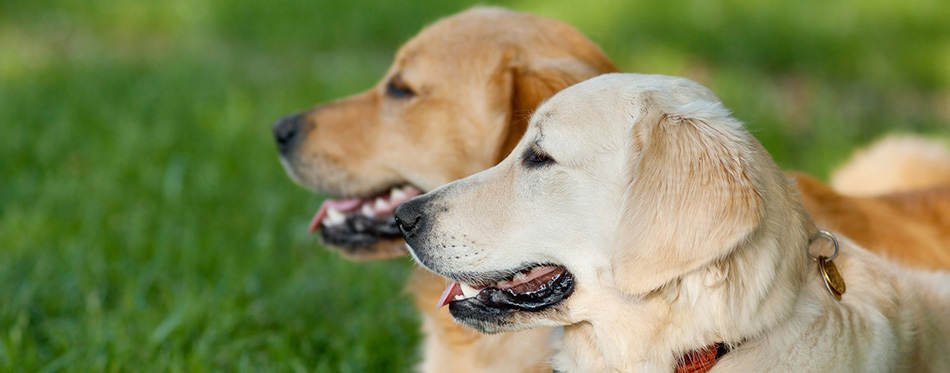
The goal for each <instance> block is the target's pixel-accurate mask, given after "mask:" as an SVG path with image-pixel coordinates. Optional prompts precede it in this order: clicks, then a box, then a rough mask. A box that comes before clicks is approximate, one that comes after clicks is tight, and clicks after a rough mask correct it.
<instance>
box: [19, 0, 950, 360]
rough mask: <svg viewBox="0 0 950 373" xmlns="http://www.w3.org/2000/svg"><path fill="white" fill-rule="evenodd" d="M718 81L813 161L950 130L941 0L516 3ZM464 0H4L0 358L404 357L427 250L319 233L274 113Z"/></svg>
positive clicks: (946, 9) (773, 141) (362, 72)
mask: <svg viewBox="0 0 950 373" xmlns="http://www.w3.org/2000/svg"><path fill="white" fill-rule="evenodd" d="M501 4H502V5H505V6H508V7H510V8H514V9H518V10H524V11H531V12H535V13H538V14H541V15H545V16H549V17H553V18H558V19H562V20H564V21H567V22H569V23H572V24H574V25H576V26H577V27H578V28H579V29H581V30H582V31H583V32H585V33H586V34H587V35H589V36H590V37H591V38H592V39H593V40H595V41H596V42H598V43H600V44H601V45H602V46H603V47H604V50H605V51H606V52H607V53H608V54H609V55H611V56H612V57H613V58H614V59H615V61H617V63H618V65H619V66H620V67H621V68H623V69H624V70H627V71H638V72H656V73H666V74H675V75H685V76H688V77H691V78H693V79H696V80H698V81H700V82H702V83H704V84H707V85H708V86H710V87H711V88H712V89H713V90H715V91H716V92H717V93H718V94H719V95H720V96H721V97H722V98H723V100H724V101H725V102H726V104H727V106H729V107H730V108H732V109H733V110H734V112H735V114H736V116H737V117H738V118H740V119H742V120H744V121H746V122H747V123H748V124H749V127H750V128H751V129H752V130H753V132H754V133H755V134H756V136H757V137H758V138H759V139H760V140H761V141H762V142H763V144H764V145H765V146H766V147H767V148H768V149H769V150H770V151H771V152H772V154H773V155H774V157H775V159H776V160H777V161H778V162H779V164H780V165H782V166H783V167H786V168H795V169H800V170H805V171H808V172H811V173H814V174H816V175H819V176H821V177H824V176H826V175H827V173H828V171H829V170H830V169H831V168H832V167H834V166H835V165H836V164H838V163H840V162H842V161H844V160H845V158H846V157H847V155H848V154H850V153H851V152H852V150H853V149H854V148H855V147H856V146H858V145H861V144H864V143H866V142H868V141H870V140H872V139H874V138H876V137H879V136H881V135H882V134H884V133H887V132H893V131H898V132H917V133H927V134H931V135H937V136H943V137H947V135H948V133H950V128H948V123H950V110H948V109H947V108H948V107H950V38H948V37H947V36H946V35H950V23H947V22H945V21H944V20H945V19H946V16H947V15H950V3H947V2H945V1H939V0H912V1H906V2H892V1H883V0H844V1H835V2H826V1H817V0H806V1H800V2H784V3H781V2H779V3H761V2H744V1H738V0H735V1H721V2H709V1H701V0H695V1H675V2H653V1H634V2H630V1H619V0H617V1H607V2H593V3H592V2H588V3H585V4H584V5H583V6H581V5H577V4H578V3H576V2H572V1H566V0H546V1H536V0H525V1H510V2H504V3H501ZM471 5H472V4H470V3H464V2H444V1H430V2H411V3H406V2H387V1H381V0H375V1H371V2H359V3H357V2H342V1H341V2H329V1H326V2H312V1H304V0H286V1H272V2H254V1H243V0H242V1H226V0H170V1H164V2H156V1H138V0H114V1H105V0H90V1H82V2H78V1H70V0H52V1H43V2H38V1H37V2H10V1H0V294H2V298H0V299H2V300H0V371H44V372H54V371H209V370H222V371H262V370H263V371H327V372H349V371H355V372H363V371H404V370H408V369H410V367H411V366H412V365H413V364H414V363H415V362H416V361H417V359H418V355H417V352H416V344H417V342H418V340H419V332H418V331H417V329H418V320H417V317H416V315H415V311H414V309H413V308H412V306H411V304H410V301H409V298H408V297H407V296H406V295H405V294H404V292H403V291H402V289H403V284H404V281H405V278H406V276H407V274H408V270H409V268H410V267H411V265H412V264H411V263H410V262H409V261H408V260H392V261H386V262H374V263H353V262H350V261H347V260H345V259H342V258H341V257H339V256H338V255H336V254H334V253H332V252H329V251H327V250H324V249H323V248H321V247H319V245H318V244H317V243H316V242H315V239H314V238H313V237H311V236H308V235H307V234H305V226H306V223H307V219H308V218H309V215H310V214H311V213H312V212H313V211H314V209H315V208H316V206H317V205H318V203H319V201H320V198H321V196H315V195H312V194H310V193H308V192H306V191H304V190H302V189H300V188H298V187H296V186H294V185H293V184H292V183H291V182H290V180H289V179H288V178H287V177H286V176H285V175H284V173H283V171H282V169H281V167H280V165H279V163H278V162H277V159H276V154H275V149H274V146H273V144H272V143H271V139H270V135H269V127H270V123H272V122H273V120H275V119H276V118H278V117H279V116H281V115H282V114H285V113H289V112H292V111H295V110H298V109H301V108H304V107H308V106H311V105H313V104H315V103H318V102H323V101H327V100H330V99H333V98H337V97H341V96H343V95H346V94H349V93H354V92H357V91H360V90H362V89H365V88H366V87H368V86H370V85H371V84H373V83H374V82H375V81H376V80H377V79H378V78H379V77H380V76H381V75H382V73H383V72H384V71H385V69H386V67H387V66H388V64H389V62H390V59H391V56H392V54H393V52H394V51H395V49H396V48H397V47H398V46H399V44H401V43H402V42H403V41H405V40H406V39H408V38H409V37H411V36H412V35H413V34H415V33H416V32H417V31H418V30H419V29H420V28H421V27H423V26H424V25H426V24H428V23H431V22H432V21H433V20H435V19H438V18H439V17H442V16H445V15H448V14H451V13H454V12H456V11H459V10H462V9H465V8H468V7H469V6H471Z"/></svg>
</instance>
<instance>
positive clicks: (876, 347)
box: [396, 74, 950, 372]
mask: <svg viewBox="0 0 950 373" xmlns="http://www.w3.org/2000/svg"><path fill="white" fill-rule="evenodd" d="M539 159H540V160H541V161H539ZM396 216H397V219H399V220H400V221H403V222H405V221H410V222H412V225H403V226H402V227H403V230H404V232H406V237H407V242H408V244H409V246H410V248H409V250H410V253H411V254H412V255H413V257H414V258H415V259H416V260H417V261H418V262H420V264H422V265H423V266H425V267H427V268H429V269H432V270H433V271H435V272H437V273H439V274H440V275H442V276H445V277H447V278H450V279H453V280H455V281H459V282H470V283H472V284H473V285H474V286H478V285H485V283H484V281H488V280H494V279H498V275H497V274H498V273H511V274H514V273H517V272H513V270H514V269H516V268H524V267H525V266H532V265H533V266H537V265H540V264H552V265H557V266H561V267H563V268H565V269H566V270H567V271H569V273H570V274H572V275H573V278H574V279H576V280H575V281H576V285H574V290H573V292H572V293H571V294H570V295H569V297H567V298H566V299H564V300H563V301H560V302H559V303H555V304H551V305H550V306H549V307H548V308H545V309H543V310H538V311H521V310H509V309H504V310H500V311H498V312H495V311H491V312H488V311H486V312H487V313H485V314H480V315H476V316H477V317H475V316H468V317H462V318H460V319H459V321H460V322H462V323H465V324H466V325H469V326H471V327H473V328H477V329H479V330H480V331H482V332H487V333H494V332H499V331H509V330H521V329H526V328H532V327H539V326H541V327H550V326H557V325H561V326H563V327H564V329H563V335H562V336H561V338H560V339H561V342H560V346H559V347H558V348H557V353H556V355H555V357H554V367H555V369H557V370H559V371H577V372H594V371H597V372H606V371H617V372H634V371H647V372H669V371H671V370H672V369H673V367H674V366H675V365H676V363H677V359H678V358H679V357H680V356H683V354H684V353H686V352H688V351H692V350H697V349H701V348H703V347H705V346H708V345H712V344H714V343H724V344H726V345H729V346H732V351H731V352H729V353H728V354H726V355H725V356H724V357H723V358H722V360H721V361H720V362H719V363H718V364H717V365H716V366H715V367H714V368H713V370H712V371H714V372H715V371H721V372H725V371H736V372H749V371H794V372H800V371H822V372H832V371H834V372H842V371H853V372H872V371H881V372H896V371H908V372H911V371H913V372H918V371H934V372H937V371H948V370H950V319H948V318H947V317H946V316H947V311H948V310H950V276H948V275H947V274H946V273H927V272H916V271H913V270H908V269H905V268H901V267H899V266H898V265H896V264H895V263H891V262H888V261H886V260H884V259H882V258H880V257H878V256H876V255H874V254H872V253H871V252H869V251H867V250H865V249H863V248H861V247H860V246H859V245H857V244H856V243H854V242H853V241H851V240H850V239H848V238H847V237H845V236H844V235H840V233H839V241H840V242H841V247H840V252H838V253H837V255H836V256H835V258H834V264H836V265H837V268H839V269H840V272H841V274H842V276H843V278H844V280H845V282H846V283H847V284H848V289H847V292H846V293H845V294H844V295H843V297H842V299H841V300H840V301H839V300H836V299H835V298H834V297H833V296H832V295H831V294H830V293H829V291H828V289H826V285H825V283H824V282H823V280H822V277H821V274H820V273H819V270H818V268H817V265H816V264H815V263H814V262H813V260H812V259H813V258H815V257H816V256H817V255H819V253H822V254H824V255H829V243H828V241H826V240H823V239H820V238H816V237H817V233H818V229H819V228H818V227H816V225H815V223H814V222H813V221H812V219H811V217H810V216H809V215H808V214H807V213H806V211H805V208H804V206H803V205H802V202H801V198H800V196H799V193H798V191H797V190H796V188H795V187H794V184H793V183H792V182H790V180H789V179H788V178H787V177H786V176H785V175H784V174H782V172H781V171H780V170H779V169H778V167H777V166H776V165H775V163H774V162H773V161H772V159H771V157H770V156H769V154H768V153H767V152H766V151H765V149H764V148H762V146H761V145H760V144H759V143H758V142H757V141H756V140H755V138H754V137H752V135H751V134H749V133H748V131H746V130H745V128H744V127H743V125H742V124H741V123H740V122H739V121H737V120H736V119H734V118H733V117H732V116H731V115H730V113H729V111H728V110H726V109H725V107H723V105H722V103H721V102H720V101H719V100H718V98H716V97H715V95H714V94H713V93H712V92H710V91H709V90H708V89H706V88H705V87H703V86H701V85H699V84H697V83H695V82H692V81H690V80H687V79H684V78H675V77H667V76H658V75H640V74H608V75H603V76H600V77H597V78H593V79H591V80H588V81H586V82H583V83H580V84H577V85H575V86H572V87H569V88H567V89H565V90H564V91H561V92H560V93H558V94H557V95H555V96H554V97H553V98H552V99H550V100H549V101H547V102H546V103H544V104H543V105H542V106H541V107H540V108H538V110H537V112H536V113H535V114H534V116H533V117H532V119H531V122H530V124H529V128H528V130H527V132H526V134H525V136H524V138H523V139H522V140H521V141H520V142H519V144H518V146H516V147H515V149H514V151H513V152H512V153H511V154H510V155H509V156H508V157H507V158H505V159H504V160H503V161H502V162H501V163H500V164H499V165H497V166H495V167H493V168H491V169H489V170H487V171H484V172H481V173H478V174H476V175H473V176H470V177H467V178H465V179H462V180H458V181H455V182H452V183H449V184H447V185H444V186H442V187H439V188H437V189H435V190H434V191H432V192H429V193H427V194H426V195H424V196H420V197H416V198H414V199H412V200H410V201H408V202H405V203H403V204H402V205H401V206H400V207H399V208H398V209H397V211H396ZM401 224H402V223H401ZM407 227H409V228H407ZM480 282H481V283H480ZM475 298H478V297H475V296H472V297H466V299H464V300H456V301H453V302H452V303H451V304H450V307H452V312H453V315H456V317H457V318H458V317H459V316H458V315H457V314H456V308H455V306H456V303H457V302H468V301H473V299H475ZM457 299H458V298H457ZM497 315H503V317H502V316H497Z"/></svg>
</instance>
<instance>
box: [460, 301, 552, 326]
mask: <svg viewBox="0 0 950 373" xmlns="http://www.w3.org/2000/svg"><path fill="white" fill-rule="evenodd" d="M565 308H566V307H565V306H564V304H557V305H552V306H550V307H547V308H545V309H544V310H541V311H522V310H506V311H501V312H498V311H497V310H486V309H484V308H482V307H479V306H478V305H474V304H466V302H459V303H458V304H454V305H452V304H450V305H449V312H450V313H451V314H452V317H453V318H455V321H457V322H458V323H460V324H462V325H465V326H467V327H469V328H472V329H475V330H477V331H479V332H482V333H485V334H496V333H503V332H516V331H520V330H526V329H531V328H537V327H542V326H561V325H565V324H566V323H567V322H566V321H564V320H565V317H564V316H563V315H564V314H565Z"/></svg>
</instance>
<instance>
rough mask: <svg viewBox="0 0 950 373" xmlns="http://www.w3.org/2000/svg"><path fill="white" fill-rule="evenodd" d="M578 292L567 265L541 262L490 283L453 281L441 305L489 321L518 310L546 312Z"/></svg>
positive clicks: (457, 315)
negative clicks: (476, 283)
mask: <svg viewBox="0 0 950 373" xmlns="http://www.w3.org/2000/svg"><path fill="white" fill-rule="evenodd" d="M573 291H574V276H573V275H572V274H571V273H570V272H568V271H567V269H565V268H564V267H561V266H556V265H540V266H535V267H531V268H527V269H523V270H517V271H514V272H513V273H512V274H511V275H509V276H507V277H505V278H504V279H502V280H500V281H495V282H493V283H489V284H487V285H472V284H466V283H459V282H452V283H451V284H449V286H448V287H447V288H446V289H445V291H444V292H443V293H442V297H441V298H440V299H439V303H438V304H437V305H436V307H437V308H442V307H443V306H445V305H446V304H447V305H449V311H450V312H451V313H452V316H454V317H455V318H456V319H460V320H465V319H471V318H474V319H479V320H486V319H488V318H491V317H493V316H501V315H500V314H505V313H511V312H514V311H531V312H537V311H543V310H545V309H547V308H550V307H552V306H555V305H557V304H558V303H560V302H561V301H563V300H564V299H567V297H569V296H570V295H571V292H573Z"/></svg>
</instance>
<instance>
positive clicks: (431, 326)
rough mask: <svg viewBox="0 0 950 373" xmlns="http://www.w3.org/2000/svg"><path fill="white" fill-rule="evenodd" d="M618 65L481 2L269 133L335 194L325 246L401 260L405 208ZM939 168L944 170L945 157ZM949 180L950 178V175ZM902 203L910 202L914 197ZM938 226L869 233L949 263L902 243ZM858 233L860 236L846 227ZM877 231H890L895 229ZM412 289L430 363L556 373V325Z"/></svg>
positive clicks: (441, 284) (428, 278) (288, 158)
mask: <svg viewBox="0 0 950 373" xmlns="http://www.w3.org/2000/svg"><path fill="white" fill-rule="evenodd" d="M615 71H617V69H616V67H615V66H614V64H613V63H612V62H611V61H610V59H609V58H608V57H607V56H606V55H605V54H604V53H603V52H602V51H601V49H600V48H599V47H597V45H595V44H594V43H592V42H591V41H590V40H588V39H587V38H586V37H584V36H583V35H582V34H581V33H579V32H578V31H577V30H575V29H574V28H572V27H571V26H569V25H566V24H564V23H562V22H558V21H554V20H550V19H545V18H541V17H537V16H533V15H530V14H525V13H518V12H512V11H507V10H503V9H497V8H476V9H473V10H469V11H466V12H463V13H460V14H457V15H454V16H451V17H448V18H445V19H443V20H441V21H438V22H436V23H435V24H433V25H431V26H429V27H427V28H425V29H424V30H423V31H422V32H420V33H419V34H418V35H417V36H416V37H414V38H413V39H412V40H410V41H409V42H408V43H406V45H405V46H403V47H402V48H401V49H400V50H399V52H398V53H397V55H396V59H395V62H394V64H393V66H392V67H391V68H390V69H389V71H388V72H387V73H386V75H385V76H384V78H383V79H382V80H381V81H380V82H379V84H377V85H376V86H374V87H373V88H371V89H370V90H368V91H366V92H363V93H359V94H356V95H354V96H351V97H347V98H344V99H341V100H338V101H334V102H330V103H326V104H322V105H318V106H316V107H314V108H312V109H310V110H307V111H304V112H301V113H297V114H293V115H289V116H286V117H284V118H282V119H281V120H279V121H278V122H277V123H276V124H275V125H274V128H273V131H274V136H275V139H276V142H277V147H278V150H279V153H280V158H281V161H282V162H283V163H284V165H285V167H286V168H287V171H288V173H289V174H290V176H291V178H293V179H294V180H295V181H297V182H298V183H299V184H301V185H303V186H305V187H306V188H309V189H311V190H314V191H316V192H320V193H325V194H330V195H333V196H335V197H334V198H331V199H327V200H326V201H325V202H324V204H323V205H322V206H321V207H320V209H319V210H318V212H317V214H316V216H314V218H313V219H312V221H311V224H310V230H311V231H312V232H315V231H318V230H319V234H320V236H321V239H322V241H323V242H324V244H326V245H327V246H329V247H332V248H334V249H336V250H338V251H340V252H341V253H343V255H345V256H347V257H349V258H352V259H356V260H372V259H385V258H391V257H397V256H402V255H405V254H406V250H405V242H404V241H403V239H402V235H401V234H400V233H399V232H398V229H397V227H396V224H395V220H394V219H393V216H392V211H393V210H394V209H395V207H396V206H397V205H398V204H399V203H400V202H402V201H404V200H406V199H408V198H410V197H412V196H415V195H418V194H419V193H422V192H424V191H429V190H432V189H434V188H436V187H438V186H440V185H442V184H445V183H447V182H449V181H452V180H456V179H459V178H462V177H465V176H468V175H471V174H473V173H476V172H478V171H482V170H484V169H487V168H488V167H491V166H493V165H495V164H497V163H498V162H499V161H500V160H501V159H502V158H504V157H505V156H506V155H507V154H508V153H509V152H510V151H511V149H512V148H513V147H514V146H515V144H516V143H517V142H518V140H519V139H520V138H521V136H522V134H523V133H524V131H525V128H526V126H527V118H528V116H529V115H530V113H531V112H532V111H533V110H534V108H536V107H537V105H538V104H540V103H541V101H543V100H544V99H547V98H549V97H550V96H552V95H554V93H556V92H557V91H559V90H561V89H564V88H566V87H568V86H570V85H572V84H575V83H578V82H580V81H583V80H586V79H588V78H591V77H594V76H597V75H600V74H603V73H608V72H615ZM903 151H907V152H913V151H915V150H914V149H903ZM942 162H945V163H946V164H950V157H948V159H946V160H942ZM802 177H804V176H802ZM945 184H947V185H950V179H948V180H946V181H945ZM805 186H806V185H804V184H803V189H805V188H804V187H805ZM807 186H814V187H815V190H814V193H811V190H809V189H805V190H804V191H803V193H804V194H805V195H806V196H808V195H812V194H816V195H820V196H822V198H823V199H824V200H825V201H830V202H828V203H827V205H831V204H833V203H834V204H837V205H838V206H841V207H842V208H843V209H844V210H832V211H823V212H822V213H821V214H827V215H821V214H818V215H816V219H819V221H820V218H821V216H826V218H827V220H829V221H830V222H831V223H833V224H824V223H823V225H825V226H828V227H829V228H831V227H834V226H835V225H836V224H840V223H852V222H878V223H877V224H876V225H883V226H887V225H888V224H889V223H891V222H894V221H902V222H907V223H906V224H907V225H912V224H915V223H914V222H918V221H920V224H921V225H926V224H931V223H932V222H929V221H925V220H926V219H918V218H917V217H916V215H913V214H915V213H917V212H916V210H914V211H910V210H907V211H905V210H904V209H899V208H877V206H878V204H876V203H868V204H860V205H858V204H855V203H852V199H851V198H850V197H848V196H845V195H840V194H837V193H834V191H831V190H828V189H827V187H825V186H824V185H822V184H820V183H817V182H815V183H809V184H807ZM900 198H902V199H906V198H910V199H909V200H910V202H911V203H912V202H914V201H916V197H913V196H911V197H900ZM868 200H869V201H875V200H876V198H873V197H872V198H869V199H868ZM943 201H950V196H948V197H947V198H944V199H943ZM944 203H946V202H944ZM924 210H925V209H924ZM922 211H923V210H922ZM845 213H847V216H845V215H844V214H845ZM925 213H926V211H923V212H921V213H919V215H926V214H925ZM813 214H814V213H813ZM902 214H905V215H906V214H911V216H903V215H902ZM927 216H930V215H927ZM935 216H947V215H935ZM943 224H944V225H943V226H944V227H946V228H944V229H942V230H939V229H931V230H927V229H924V230H920V229H917V228H914V229H911V230H915V231H921V232H922V233H918V234H914V235H909V237H908V235H906V234H905V235H903V236H900V235H889V236H887V237H894V239H888V240H883V239H879V238H878V237H875V238H874V240H875V242H887V243H888V244H887V245H882V247H881V248H879V250H883V251H887V252H890V253H892V256H894V257H895V258H897V259H906V260H907V263H908V264H911V265H915V266H925V267H950V259H948V258H946V252H950V243H947V241H942V242H944V247H945V248H946V249H945V250H943V251H939V250H936V251H926V250H920V249H918V250H915V249H911V248H912V247H924V246H923V245H916V244H914V241H905V240H925V241H926V240H930V241H933V240H935V239H937V238H939V237H931V236H929V235H928V234H932V231H934V230H936V231H938V232H947V231H950V222H948V221H946V220H945V221H944V222H943ZM863 227H864V226H862V225H860V224H857V223H855V224H849V225H847V226H842V227H841V228H840V229H841V230H844V231H846V232H847V234H848V235H849V236H851V237H852V238H853V239H855V240H856V241H858V242H861V243H863V244H867V243H868V242H867V241H862V238H863V237H864V236H865V235H867V234H869V232H865V231H863ZM852 228H853V229H856V230H855V231H847V229H852ZM904 229H907V228H905V227H903V225H901V224H898V226H895V227H891V228H890V230H894V231H897V232H898V233H897V234H899V233H901V232H902V230H904ZM876 232H878V233H876V234H878V235H886V234H887V233H886V232H888V230H878V231H876ZM907 253H910V254H907ZM940 253H943V254H940ZM940 255H943V256H942V257H941V256H940ZM408 287H409V289H410V291H411V293H412V294H413V295H414V299H415V303H416V304H417V306H418V308H419V310H420V311H421V312H422V315H423V317H422V324H423V325H422V327H423V329H424V335H425V340H424V342H423V354H422V356H423V362H422V366H421V370H422V371H424V372H437V371H453V372H464V371H472V372H479V371H492V372H501V371H511V372H523V371H545V370H550V368H549V367H546V361H547V360H548V355H549V353H550V349H549V347H548V344H547V343H546V341H547V340H548V333H549V331H547V330H543V329H533V330H530V331H525V332H519V333H507V334H504V335H492V336H486V335H482V334H479V333H477V332H475V331H474V330H472V329H469V328H466V327H463V326H460V325H458V324H457V323H456V322H455V321H453V320H452V318H451V316H450V315H449V313H448V312H446V310H441V311H439V310H436V309H435V307H433V305H434V304H435V303H436V301H437V300H438V299H439V297H440V295H441V294H442V290H443V289H444V288H445V280H444V279H443V278H441V277H439V276H437V275H434V274H432V273H431V272H429V271H426V270H423V269H416V270H415V271H414V272H413V275H412V279H411V280H410V283H409V285H408Z"/></svg>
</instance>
